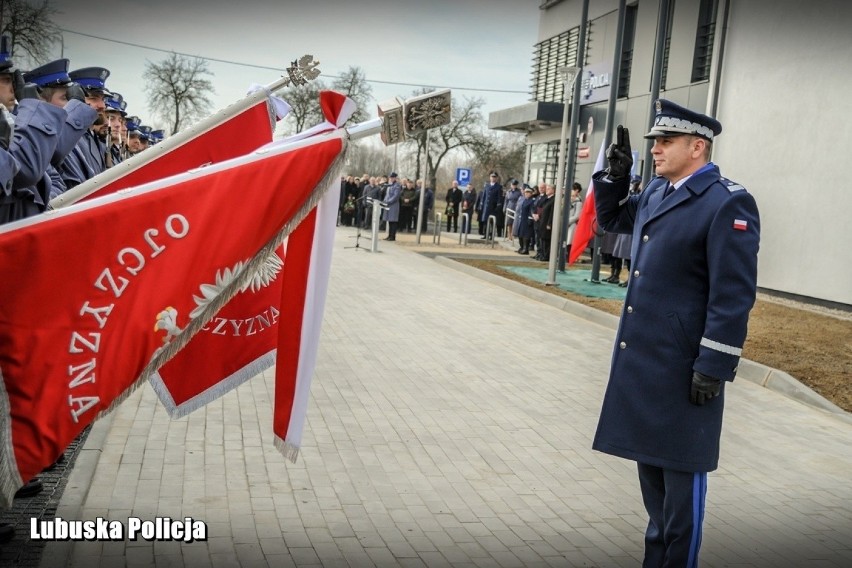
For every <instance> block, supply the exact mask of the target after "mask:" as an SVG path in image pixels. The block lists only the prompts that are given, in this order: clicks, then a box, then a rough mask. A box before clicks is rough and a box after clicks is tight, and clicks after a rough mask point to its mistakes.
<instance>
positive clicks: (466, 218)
mask: <svg viewBox="0 0 852 568" xmlns="http://www.w3.org/2000/svg"><path fill="white" fill-rule="evenodd" d="M468 231H470V213H462V226H461V233H459V244H460V245H461V244H463V245H464V246H467V232H468ZM462 239H464V243H462Z"/></svg>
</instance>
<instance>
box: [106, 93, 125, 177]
mask: <svg viewBox="0 0 852 568" xmlns="http://www.w3.org/2000/svg"><path fill="white" fill-rule="evenodd" d="M104 106H105V107H106V108H105V110H104V112H105V114H106V119H107V136H106V140H107V148H108V153H107V167H112V166H114V165H115V164H118V163H119V162H121V161H122V160H123V159H124V157H125V154H126V151H125V149H124V148H125V142H126V141H127V126H126V124H125V117H126V116H127V111H126V110H125V109H126V108H127V101H125V100H124V97H122V96H121V95H120V94H119V93H110V94H109V96H107V97H106V98H105V99H104Z"/></svg>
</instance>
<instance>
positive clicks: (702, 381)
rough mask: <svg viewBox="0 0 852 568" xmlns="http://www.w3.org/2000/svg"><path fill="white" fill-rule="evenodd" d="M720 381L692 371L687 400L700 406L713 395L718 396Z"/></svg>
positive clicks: (720, 387)
mask: <svg viewBox="0 0 852 568" xmlns="http://www.w3.org/2000/svg"><path fill="white" fill-rule="evenodd" d="M721 390H722V381H720V380H719V379H714V378H713V377H708V376H707V375H705V374H703V373H699V372H698V371H692V388H690V389H689V402H691V403H692V404H695V405H698V406H701V405H703V404H704V403H705V402H706V401H708V400H710V399H711V398H713V397H716V396H719V393H720V392H721Z"/></svg>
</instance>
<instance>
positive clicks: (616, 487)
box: [42, 228, 852, 568]
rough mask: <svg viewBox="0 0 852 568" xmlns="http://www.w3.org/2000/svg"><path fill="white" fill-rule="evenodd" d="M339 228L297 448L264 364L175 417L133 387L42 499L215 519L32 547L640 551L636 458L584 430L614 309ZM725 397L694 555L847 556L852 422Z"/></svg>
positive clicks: (786, 405)
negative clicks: (190, 531)
mask: <svg viewBox="0 0 852 568" xmlns="http://www.w3.org/2000/svg"><path fill="white" fill-rule="evenodd" d="M352 235H354V230H350V229H347V228H340V229H338V239H337V245H336V246H337V248H336V250H335V256H334V261H333V270H332V280H331V285H330V291H329V298H328V305H327V312H326V318H325V324H324V327H323V334H322V342H321V345H320V353H319V361H318V367H317V372H316V377H315V379H314V383H313V388H312V396H311V403H310V408H309V411H308V425H307V429H306V439H305V441H304V446H303V449H302V453H301V456H300V458H299V460H298V462H297V463H296V464H291V463H289V462H286V461H285V460H284V458H283V457H282V456H281V455H280V454H279V453H278V452H277V450H275V449H274V447H273V444H272V430H271V407H270V399H271V397H272V389H273V381H272V376H273V373H271V372H266V373H264V374H263V375H262V376H258V377H256V378H255V379H253V380H252V381H250V382H248V383H247V384H245V385H243V386H242V387H240V388H239V389H238V390H237V391H235V392H232V393H230V394H229V395H227V396H225V397H224V398H222V399H220V400H219V401H217V402H215V403H213V404H211V405H209V406H207V407H206V408H204V409H202V410H199V411H197V412H195V413H193V414H192V415H190V416H188V417H186V418H183V419H181V420H176V421H170V420H169V419H168V417H167V416H166V413H165V411H164V410H163V409H162V408H161V407H160V406H159V404H158V402H157V400H156V397H155V395H154V394H153V392H152V390H151V389H150V388H149V387H147V386H146V387H143V388H142V389H140V390H139V391H137V392H136V393H135V394H134V395H133V396H132V397H131V398H129V399H128V400H127V401H126V402H125V403H124V404H122V405H121V407H120V408H118V409H117V410H116V411H115V412H114V413H112V414H111V415H110V416H109V417H107V418H105V419H104V420H102V421H100V422H98V423H96V425H95V427H94V428H93V429H92V432H91V434H90V435H89V437H88V440H87V442H86V445H85V447H84V449H83V450H81V452H80V455H79V457H78V461H77V465H76V466H75V469H74V472H73V474H72V476H71V478H70V479H69V483H68V487H67V488H66V490H65V494H64V496H63V498H62V501H61V503H60V506H59V511H58V515H59V516H60V517H63V518H65V519H94V518H96V517H103V518H106V519H111V520H126V519H127V518H128V517H129V516H136V517H141V518H142V519H153V518H154V517H155V516H158V515H160V516H169V517H171V518H183V517H185V516H191V517H194V518H197V519H201V520H204V521H206V523H207V526H208V531H209V540H208V541H206V542H195V543H191V544H181V543H176V542H156V543H150V542H145V541H137V542H108V543H98V542H83V543H69V542H63V543H52V544H49V545H48V547H47V549H46V552H45V555H44V557H43V562H42V565H43V566H64V565H71V566H82V567H85V568H95V567H96V566H110V567H111V566H123V565H127V566H191V567H195V566H227V567H231V566H244V567H254V566H276V567H280V566H294V565H295V566H341V567H342V566H378V567H385V566H412V567H417V566H428V567H433V566H482V567H492V566H494V567H496V566H506V567H509V566H598V567H609V566H638V565H639V564H640V562H641V555H642V532H643V529H644V524H645V514H644V509H643V507H642V503H641V501H640V496H639V489H638V484H637V480H636V473H635V466H634V464H633V463H632V462H627V461H624V460H620V459H616V458H613V457H610V456H606V455H603V454H599V453H596V452H593V451H592V450H591V449H590V445H591V438H592V435H593V432H594V428H595V424H596V420H597V414H598V410H599V406H600V401H601V396H602V394H603V390H604V386H605V380H606V376H607V369H608V365H609V357H610V350H611V346H612V340H613V332H612V330H611V329H609V328H607V327H604V326H599V325H597V324H594V323H590V322H588V321H586V320H583V319H580V318H577V317H575V316H572V315H570V314H567V313H565V312H564V311H562V310H559V309H556V308H554V307H551V306H549V305H547V304H545V303H542V302H537V301H534V300H532V299H529V298H527V297H524V296H522V295H519V294H515V293H513V292H511V291H509V290H506V289H504V288H501V287H498V286H495V285H494V284H491V283H489V282H487V281H484V280H482V279H478V278H476V277H472V276H470V275H468V274H466V273H464V272H462V271H459V270H455V269H453V268H452V267H450V266H447V265H446V264H444V263H438V262H436V261H434V260H432V259H430V258H427V257H426V256H423V255H420V254H417V253H416V252H415V249H412V248H409V247H405V246H400V244H399V243H396V244H391V243H384V242H382V243H381V245H380V248H381V251H382V252H381V253H380V254H371V253H369V252H364V251H360V250H353V249H344V246H348V245H350V244H351V239H350V238H349V237H351V236H352ZM429 242H431V237H430V238H429ZM726 414H727V416H726V424H725V430H724V433H723V440H722V459H721V463H722V467H721V468H720V469H719V470H718V471H717V472H714V473H712V474H711V475H710V482H709V485H710V489H709V493H708V498H707V501H708V505H707V511H708V512H707V518H706V523H705V534H704V546H703V549H702V561H703V562H702V566H712V567H722V566H737V567H749V566H753V567H764V566H767V567H768V566H773V567H788V566H789V567H803V566H808V567H848V566H852V445H850V441H852V424H850V422H848V421H845V420H841V419H840V418H838V417H837V416H833V415H831V414H829V413H827V412H824V411H821V410H818V409H815V408H813V407H810V406H806V405H804V404H802V403H799V402H796V401H793V400H791V399H789V398H786V397H785V396H783V395H781V394H779V393H776V392H773V391H771V390H768V389H765V388H761V387H759V386H757V385H755V384H754V383H751V382H748V381H736V382H735V383H733V385H732V386H731V388H730V389H729V391H728V406H727V412H726Z"/></svg>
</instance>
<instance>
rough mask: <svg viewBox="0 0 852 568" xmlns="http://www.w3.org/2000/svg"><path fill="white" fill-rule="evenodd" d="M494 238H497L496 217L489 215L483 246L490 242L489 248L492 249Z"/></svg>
mask: <svg viewBox="0 0 852 568" xmlns="http://www.w3.org/2000/svg"><path fill="white" fill-rule="evenodd" d="M489 235H490V236H489ZM496 236H497V216H496V215H489V216H488V223H486V224H485V244H488V241H491V248H494V242H495V237H496Z"/></svg>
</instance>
